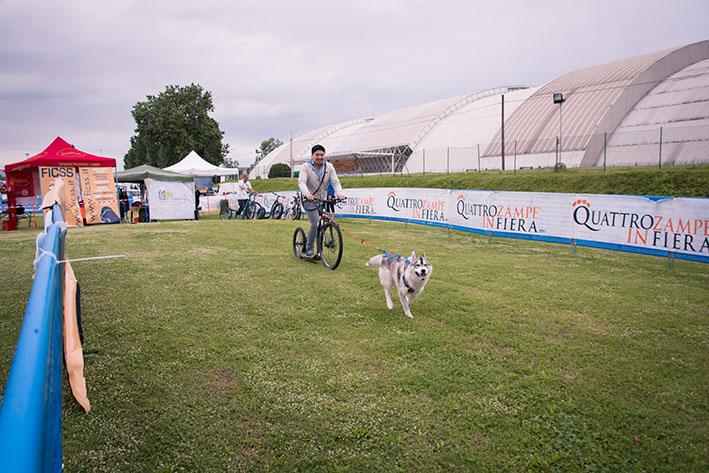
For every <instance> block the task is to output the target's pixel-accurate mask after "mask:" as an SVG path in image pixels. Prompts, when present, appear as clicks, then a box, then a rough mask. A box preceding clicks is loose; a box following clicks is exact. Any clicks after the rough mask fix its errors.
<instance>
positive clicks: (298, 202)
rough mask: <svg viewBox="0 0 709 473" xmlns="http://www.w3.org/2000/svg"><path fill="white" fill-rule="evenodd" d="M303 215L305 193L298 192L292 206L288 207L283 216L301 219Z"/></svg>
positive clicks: (289, 218)
mask: <svg viewBox="0 0 709 473" xmlns="http://www.w3.org/2000/svg"><path fill="white" fill-rule="evenodd" d="M302 216H303V195H302V194H301V193H300V192H297V193H296V194H295V195H294V196H293V202H292V203H291V205H290V207H289V208H288V209H286V212H285V213H284V216H283V218H284V219H285V220H300V218H301V217H302Z"/></svg>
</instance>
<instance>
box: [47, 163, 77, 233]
mask: <svg viewBox="0 0 709 473" xmlns="http://www.w3.org/2000/svg"><path fill="white" fill-rule="evenodd" d="M78 178H79V176H78V172H77V171H76V168H75V167H64V166H48V167H40V168H39V181H40V189H42V195H45V194H46V193H47V192H48V191H49V187H50V186H51V185H52V184H53V183H54V181H56V180H57V179H59V180H62V181H64V202H65V205H66V209H64V212H65V214H66V215H65V218H66V224H67V226H69V227H81V226H83V225H84V220H83V218H82V216H81V207H80V206H79V180H78Z"/></svg>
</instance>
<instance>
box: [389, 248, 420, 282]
mask: <svg viewBox="0 0 709 473" xmlns="http://www.w3.org/2000/svg"><path fill="white" fill-rule="evenodd" d="M384 256H386V259H387V268H389V270H391V262H392V260H394V261H401V260H402V259H403V260H404V269H406V267H407V266H408V265H410V264H411V260H410V259H409V258H405V257H403V256H401V255H394V254H391V253H389V252H388V251H385V252H384ZM403 279H404V286H406V288H407V289H408V291H409V292H414V288H413V287H411V286H410V285H409V283H408V281H406V275H405V274H404V276H403Z"/></svg>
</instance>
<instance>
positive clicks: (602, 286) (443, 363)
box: [0, 220, 709, 472]
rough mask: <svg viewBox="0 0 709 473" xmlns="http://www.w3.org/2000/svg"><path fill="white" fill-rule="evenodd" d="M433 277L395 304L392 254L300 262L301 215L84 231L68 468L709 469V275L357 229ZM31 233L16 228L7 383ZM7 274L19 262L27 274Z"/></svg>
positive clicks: (6, 302)
mask: <svg viewBox="0 0 709 473" xmlns="http://www.w3.org/2000/svg"><path fill="white" fill-rule="evenodd" d="M343 225H344V226H345V227H346V228H347V229H348V230H349V231H350V232H351V233H353V234H356V235H357V236H358V237H362V238H365V239H366V240H368V241H369V242H371V243H372V244H374V245H377V246H382V247H385V248H387V249H388V250H390V251H392V252H399V253H404V252H406V253H408V252H410V250H412V249H416V250H419V251H426V253H427V254H428V256H429V257H430V259H431V260H432V261H433V264H434V272H433V276H432V279H431V281H430V282H429V285H428V287H427V289H426V291H425V292H424V293H423V295H422V296H421V297H420V299H419V300H418V301H417V302H416V304H414V306H413V313H414V316H415V318H414V319H413V320H410V319H408V318H406V317H404V315H403V313H402V311H401V308H400V307H399V306H398V305H397V306H395V308H394V310H393V311H392V312H389V311H387V310H386V307H385V305H384V297H383V294H382V292H381V289H380V286H379V284H378V281H377V276H376V271H375V270H372V269H370V268H365V267H364V262H365V261H366V260H367V258H368V257H369V256H371V255H372V254H374V251H373V250H371V249H369V248H367V247H365V246H362V245H360V244H359V243H357V242H355V241H353V240H352V239H350V238H348V237H346V239H345V256H344V260H343V263H342V265H341V266H340V268H339V269H338V270H336V271H334V272H333V271H328V270H326V269H325V268H323V267H322V266H321V265H319V264H314V263H306V262H302V261H299V260H296V259H294V258H293V257H292V254H291V250H290V238H291V235H292V232H293V228H294V226H295V223H294V222H286V221H277V222H272V221H267V220H266V221H220V220H201V221H199V222H174V223H156V224H150V225H120V226H100V227H91V228H84V229H72V230H70V232H69V238H68V243H67V245H68V249H69V254H70V257H73V258H78V257H86V256H98V255H107V254H125V255H127V257H126V258H124V259H118V260H112V261H106V260H104V261H87V262H77V263H75V265H74V270H75V272H76V275H77V277H78V280H79V282H80V284H81V289H82V308H83V319H84V330H85V333H86V343H85V350H86V352H85V353H86V370H85V372H86V377H87V380H88V387H89V398H90V400H91V402H92V406H93V410H92V411H91V413H89V414H84V413H83V412H82V411H81V410H80V408H79V407H78V406H77V405H76V404H75V403H73V402H72V400H71V398H70V394H69V393H68V390H65V394H64V406H65V407H64V419H63V421H64V462H65V465H66V471H68V472H74V471H135V472H144V471H286V470H287V471H387V472H388V471H407V472H408V471H491V472H498V471H525V470H527V471H619V472H628V471H668V472H678V471H682V472H686V471H706V469H707V467H708V466H709V451H708V446H709V432H708V423H707V421H708V419H707V414H708V408H707V406H708V405H709V402H708V401H709V386H708V380H709V365H708V363H707V353H708V351H707V341H708V340H709V332H708V328H709V271H707V266H706V265H703V264H700V263H692V262H687V261H676V262H675V267H674V269H672V270H670V269H669V266H668V262H667V260H666V259H662V258H657V257H650V256H642V255H633V254H626V253H616V252H610V251H603V250H594V249H588V248H579V249H578V252H577V254H576V255H574V254H572V252H571V249H570V248H569V247H566V246H562V245H555V244H543V243H535V242H525V241H516V240H507V239H492V240H491V241H490V242H488V240H487V238H484V237H479V236H475V235H472V234H465V233H458V232H454V231H450V232H449V231H446V230H444V229H438V228H430V227H421V226H412V225H408V226H407V225H403V224H385V223H368V222H367V221H347V220H346V221H344V222H343ZM33 255H34V234H33V233H32V232H30V231H28V230H26V229H25V230H22V231H20V232H15V233H11V234H8V233H1V234H0V256H2V262H3V267H4V268H5V271H3V272H2V273H1V274H0V283H1V284H2V288H3V290H2V291H0V367H1V369H0V381H1V382H2V383H3V385H4V382H5V379H6V376H7V371H8V369H9V364H10V362H11V357H12V352H13V349H14V346H15V343H16V341H17V334H18V330H19V327H20V324H21V318H22V314H23V310H24V306H25V304H26V301H27V296H28V292H29V288H30V284H31V277H32V259H33ZM8 269H9V270H8Z"/></svg>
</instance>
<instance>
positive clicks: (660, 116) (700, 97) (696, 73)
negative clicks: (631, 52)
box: [607, 59, 709, 166]
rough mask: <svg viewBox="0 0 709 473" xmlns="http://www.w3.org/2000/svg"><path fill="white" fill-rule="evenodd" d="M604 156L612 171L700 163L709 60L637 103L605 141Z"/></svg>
mask: <svg viewBox="0 0 709 473" xmlns="http://www.w3.org/2000/svg"><path fill="white" fill-rule="evenodd" d="M661 127H662V133H663V136H662V141H663V143H662V147H663V149H662V150H660V134H659V131H660V128H661ZM660 153H661V154H660ZM607 156H608V159H609V162H610V164H611V165H615V166H618V165H635V164H639V165H655V164H657V162H658V160H660V159H661V160H662V162H663V163H666V164H670V163H671V164H692V163H699V162H706V161H707V157H709V59H705V60H703V61H699V62H697V63H695V64H692V65H691V66H688V67H685V68H684V69H682V70H681V71H679V72H677V73H676V74H673V75H672V76H670V77H668V78H667V79H665V80H664V81H662V82H661V83H660V84H659V85H658V86H657V87H655V88H654V89H653V90H652V91H650V93H648V94H647V95H646V96H645V97H644V98H643V99H642V100H640V101H639V102H638V103H637V105H635V107H634V108H633V110H632V111H631V112H630V113H628V114H627V115H626V116H625V118H624V119H623V121H622V122H621V124H620V125H619V126H618V127H617V128H616V130H615V131H614V132H613V134H612V135H611V136H609V140H608V151H607Z"/></svg>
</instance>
